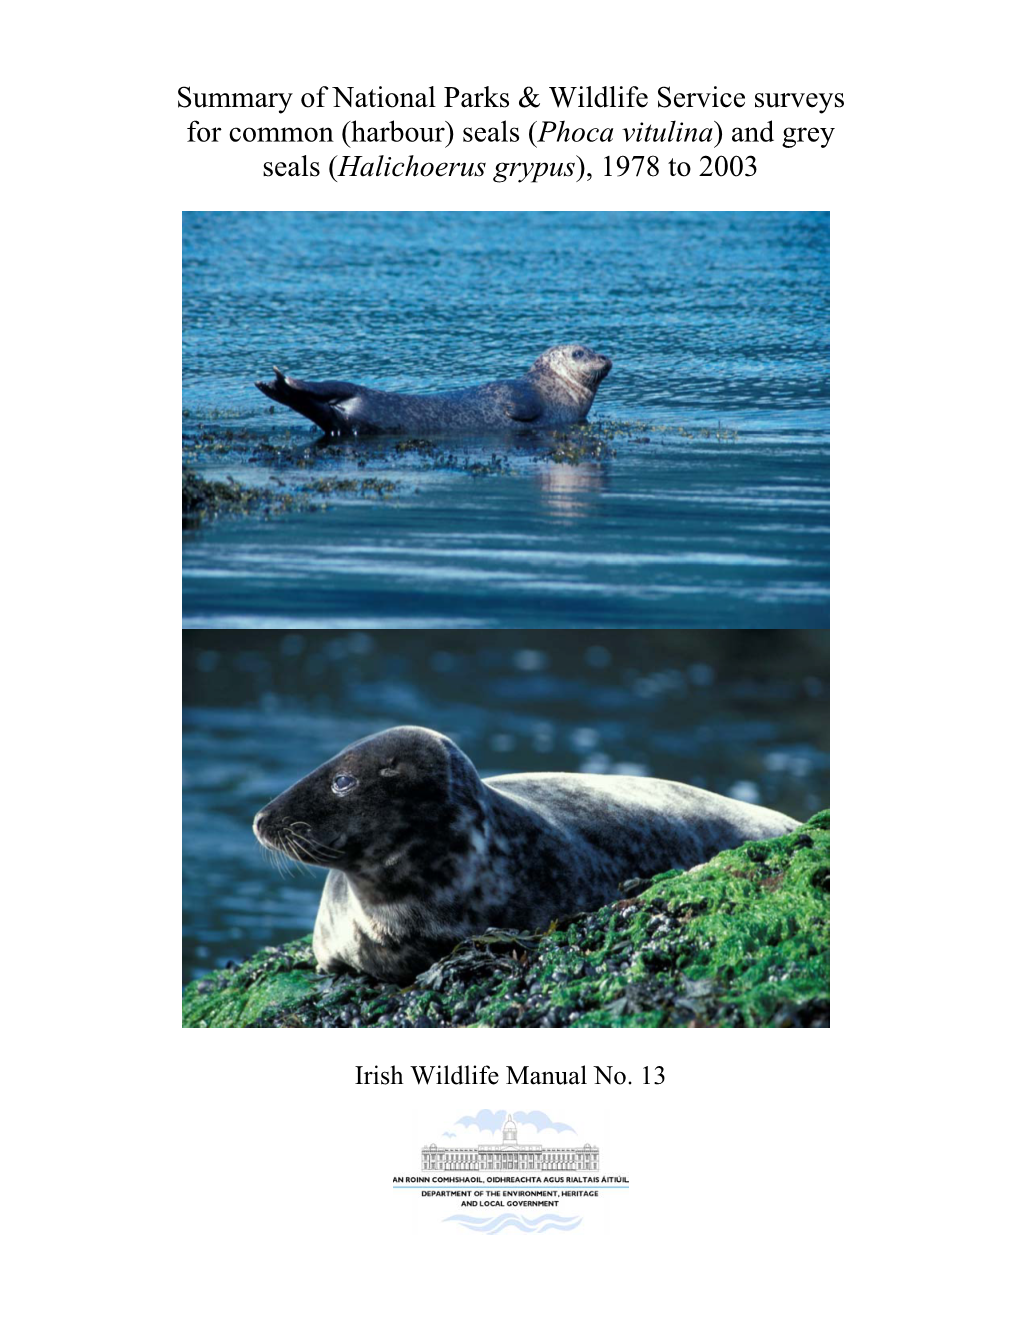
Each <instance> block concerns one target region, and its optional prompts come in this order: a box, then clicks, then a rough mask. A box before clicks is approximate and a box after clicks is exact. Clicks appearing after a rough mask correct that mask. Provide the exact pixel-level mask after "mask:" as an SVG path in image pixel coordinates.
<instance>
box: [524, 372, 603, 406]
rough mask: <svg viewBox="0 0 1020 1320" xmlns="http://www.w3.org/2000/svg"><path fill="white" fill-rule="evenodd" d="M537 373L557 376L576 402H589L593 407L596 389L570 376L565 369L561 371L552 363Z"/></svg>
mask: <svg viewBox="0 0 1020 1320" xmlns="http://www.w3.org/2000/svg"><path fill="white" fill-rule="evenodd" d="M536 374H538V375H542V376H553V377H555V379H556V380H557V381H558V382H559V384H560V385H561V386H562V388H563V389H564V390H565V391H566V393H567V394H568V395H569V397H570V398H571V399H573V401H574V402H575V403H579V404H587V405H588V406H589V407H591V403H592V400H593V399H594V398H595V391H594V389H590V388H589V387H588V386H587V385H583V384H582V383H581V382H580V381H579V380H577V378H576V377H574V376H569V375H567V373H566V372H565V371H560V370H559V369H558V368H557V367H554V366H551V365H547V366H543V367H542V369H541V371H539V372H536Z"/></svg>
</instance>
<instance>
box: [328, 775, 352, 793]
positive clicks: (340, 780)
mask: <svg viewBox="0 0 1020 1320" xmlns="http://www.w3.org/2000/svg"><path fill="white" fill-rule="evenodd" d="M357 786H358V781H357V780H356V779H355V778H354V776H353V775H337V777H336V778H335V779H334V780H333V782H332V784H330V788H332V790H333V792H334V793H335V794H336V795H337V797H343V796H344V794H346V793H349V792H350V791H351V789H352V788H357Z"/></svg>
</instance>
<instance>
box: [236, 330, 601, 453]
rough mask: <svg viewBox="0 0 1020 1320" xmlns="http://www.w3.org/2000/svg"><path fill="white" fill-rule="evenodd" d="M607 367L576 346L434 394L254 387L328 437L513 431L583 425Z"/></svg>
mask: <svg viewBox="0 0 1020 1320" xmlns="http://www.w3.org/2000/svg"><path fill="white" fill-rule="evenodd" d="M612 365H613V364H612V362H610V360H609V358H607V357H604V356H603V355H602V354H601V353H593V352H592V351H591V349H590V348H585V346H584V345H583V344H560V345H559V346H558V347H556V348H550V349H547V350H546V352H544V353H543V354H542V356H541V357H540V358H537V359H536V361H535V364H534V366H532V368H531V370H530V371H528V373H527V374H526V375H524V376H518V377H517V379H516V380H494V381H491V382H490V383H489V384H487V385H474V386H472V387H471V388H470V389H464V390H447V391H446V392H445V393H441V394H391V393H389V392H388V391H386V390H371V389H368V388H367V387H366V386H364V385H353V384H351V382H350V381H345V380H322V381H311V380H295V379H294V377H292V376H286V375H284V373H283V372H282V371H280V370H279V369H278V368H277V367H274V368H273V371H274V372H275V375H276V379H275V380H271V381H261V380H257V381H256V382H255V384H256V386H257V387H258V388H259V389H260V390H261V391H262V393H263V394H265V395H266V396H267V397H268V398H270V399H272V400H274V402H276V403H284V404H286V405H287V407H288V408H293V409H294V410H295V411H296V412H299V413H301V415H302V416H303V417H307V418H308V419H309V420H310V421H313V422H314V423H315V424H316V426H318V427H320V428H321V429H322V430H323V431H324V432H325V433H326V436H327V437H330V438H332V437H334V436H347V435H358V434H365V433H371V432H379V431H419V432H422V433H423V434H428V433H430V432H435V431H471V430H473V431H477V430H484V431H493V430H497V431H507V430H510V431H520V430H524V429H526V428H527V427H531V426H564V425H567V424H569V423H571V422H583V421H584V419H585V418H586V417H587V416H588V409H589V408H590V407H591V405H592V402H593V401H594V399H595V391H596V390H597V389H598V387H599V385H600V384H601V383H602V381H603V380H604V379H605V377H606V376H607V375H608V374H609V371H610V369H611V368H612Z"/></svg>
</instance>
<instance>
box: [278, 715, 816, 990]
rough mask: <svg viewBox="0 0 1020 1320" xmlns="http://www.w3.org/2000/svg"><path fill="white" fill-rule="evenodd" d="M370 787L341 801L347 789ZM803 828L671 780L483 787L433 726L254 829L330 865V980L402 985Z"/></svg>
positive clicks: (535, 778)
mask: <svg viewBox="0 0 1020 1320" xmlns="http://www.w3.org/2000/svg"><path fill="white" fill-rule="evenodd" d="M341 775H343V776H348V777H350V778H352V779H354V780H356V781H357V783H356V786H355V787H354V788H351V789H349V790H348V791H347V792H345V793H344V795H343V796H338V795H337V794H336V792H334V790H333V787H332V785H333V784H334V782H335V781H336V780H337V777H338V776H341ZM796 825H797V822H796V821H794V820H791V819H790V817H789V816H783V815H780V813H779V812H776V811H769V810H767V809H766V808H764V807H755V806H749V805H748V804H747V803H746V802H737V801H735V800H733V799H731V798H724V797H719V796H718V795H717V794H715V793H707V792H705V791H704V789H700V788H690V787H688V786H687V785H686V784H675V783H672V782H670V781H669V780H665V779H643V778H639V777H636V776H632V775H579V774H525V775H499V776H497V777H496V778H494V779H481V778H479V776H478V772H477V771H476V770H475V768H474V766H473V765H472V764H471V762H470V761H469V760H468V758H467V757H466V756H465V755H464V753H463V752H462V751H461V750H460V749H459V748H458V747H457V746H456V745H455V744H454V743H452V742H451V741H450V739H449V738H446V737H444V736H443V735H442V734H440V733H434V732H433V731H432V730H431V729H420V728H415V727H403V728H397V729H387V730H386V731H385V732H384V733H378V734H375V735H373V736H372V737H369V738H363V739H362V740H361V741H360V742H356V743H352V744H351V746H350V747H348V748H346V749H345V750H344V751H342V752H341V753H340V754H339V755H338V756H335V757H334V758H333V759H332V760H331V761H327V762H326V763H325V764H324V765H321V766H319V768H318V769H317V770H313V771H312V773H311V774H310V775H307V776H306V777H305V778H304V779H302V780H299V782H298V783H296V784H295V785H294V786H293V787H292V788H289V789H287V791H286V792H285V793H281V794H280V796H279V797H277V798H274V799H273V801H272V802H270V803H269V805H268V806H267V807H264V808H263V809H262V810H261V811H260V812H259V813H258V815H257V816H256V817H255V821H254V830H255V834H256V837H257V838H258V839H259V841H260V842H262V843H264V844H266V845H268V846H269V847H271V848H276V849H278V850H279V851H281V852H284V853H287V854H288V855H289V856H291V857H294V858H297V859H298V860H299V861H305V862H310V863H312V864H313V865H318V866H326V867H330V868H332V869H330V872H329V875H328V876H327V877H326V885H325V888H324V890H323V894H322V901H321V903H320V905H319V915H318V918H317V920H316V923H315V935H314V938H313V948H314V951H315V956H316V959H317V960H318V964H319V967H320V969H321V970H323V971H330V972H335V971H341V970H344V969H350V968H357V969H358V970H360V971H363V972H368V973H370V974H371V975H373V976H377V977H379V978H380V979H382V980H386V981H392V982H396V983H398V984H404V983H405V982H407V981H410V980H411V979H412V978H413V977H414V976H416V975H417V973H419V972H421V971H424V970H425V969H426V968H427V967H429V966H431V964H432V963H433V962H434V961H435V960H436V959H437V958H438V957H440V956H441V955H442V954H444V953H447V952H448V951H449V950H450V949H451V948H452V947H453V945H454V944H456V942H457V941H458V940H460V939H463V938H464V937H465V936H466V935H471V934H473V933H478V932H480V931H484V930H485V929H486V928H487V927H488V926H500V927H509V928H517V929H535V928H540V927H542V926H545V925H547V924H548V922H549V921H551V920H552V918H553V917H555V916H561V915H564V914H566V913H570V912H578V911H582V910H585V909H591V908H595V907H599V906H601V905H602V904H603V903H606V902H609V901H611V900H613V899H616V898H619V896H620V895H619V890H618V885H619V882H620V881H621V880H623V879H626V878H627V877H628V876H633V875H640V876H652V875H655V874H657V873H658V872H660V871H665V870H668V869H669V868H670V867H673V866H680V867H685V868H686V867H691V866H695V865H697V864H698V863H699V862H705V861H707V860H708V859H709V858H710V857H714V856H715V854H716V853H718V852H720V851H722V850H723V849H724V848H732V847H735V846H736V845H737V844H740V843H744V842H745V841H746V840H748V839H770V838H774V837H775V836H776V835H778V834H785V833H787V832H788V831H789V830H792V829H794V828H796Z"/></svg>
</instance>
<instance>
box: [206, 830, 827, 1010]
mask: <svg viewBox="0 0 1020 1320" xmlns="http://www.w3.org/2000/svg"><path fill="white" fill-rule="evenodd" d="M624 888H625V890H626V891H628V892H632V891H634V890H636V889H639V888H641V890H642V891H641V892H640V893H638V894H637V895H636V896H633V897H625V898H622V899H620V900H619V901H618V902H616V903H611V904H609V905H608V906H607V907H604V908H599V909H598V911H596V912H588V913H580V914H578V915H575V916H570V917H563V918H561V919H560V920H559V921H554V922H553V923H552V925H551V926H550V927H549V929H548V930H546V931H542V932H538V931H528V932H522V931H488V932H487V933H486V934H485V935H480V936H477V937H475V938H474V939H471V940H465V941H464V942H463V943H462V944H459V945H458V946H457V947H456V948H455V949H454V950H453V952H452V953H450V954H448V955H447V957H445V958H442V959H441V960H440V961H439V962H437V963H436V964H435V965H434V966H433V967H430V968H429V970H428V971H427V972H424V973H423V974H422V975H421V976H419V977H418V978H417V980H416V981H415V982H414V984H413V985H411V986H409V987H406V988H401V987H399V986H393V985H381V984H380V983H379V982H377V981H372V980H370V979H369V978H368V977H365V976H342V977H337V978H329V977H323V976H319V975H317V974H316V971H315V961H314V959H313V957H312V950H311V939H310V938H306V939H303V940H295V941H294V942H293V943H290V944H286V945H283V946H281V947H279V948H271V949H263V950H262V951H261V952H260V953H257V954H256V955H255V957H254V958H251V959H250V960H249V961H248V962H246V963H244V964H243V965H242V966H241V967H237V968H234V969H233V970H229V971H223V972H216V973H215V974H214V975H213V976H210V977H208V978H206V979H205V980H202V981H193V982H192V983H191V985H189V986H187V987H186V989H185V991H184V1025H185V1026H186V1027H450V1026H456V1027H461V1026H463V1027H476V1026H487V1027H687V1026H695V1027H827V1026H828V1025H829V813H828V812H827V811H823V812H819V813H818V814H817V815H816V816H813V817H812V818H811V819H810V820H809V821H807V822H806V823H805V824H804V825H803V826H802V827H801V828H800V829H799V830H797V831H796V832H795V833H793V834H787V835H784V836H782V837H781V838H778V839H770V840H768V841H766V842H764V843H745V844H743V845H742V846H741V847H740V848H734V849H733V850H732V851H730V852H724V853H720V854H719V856H718V857H716V858H714V859H713V860H712V861H711V862H707V863H705V865H703V866H698V867H695V868H694V869H693V870H692V871H686V872H684V871H667V872H666V873H665V874H664V875H659V876H656V877H654V879H653V880H651V881H649V882H646V887H643V888H642V886H641V885H636V884H635V883H634V882H633V881H626V882H625V884H624Z"/></svg>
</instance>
